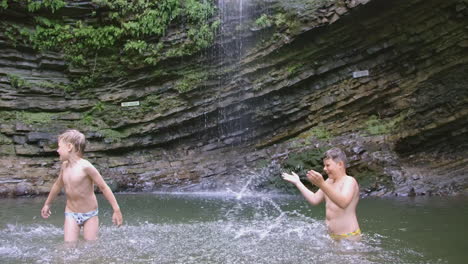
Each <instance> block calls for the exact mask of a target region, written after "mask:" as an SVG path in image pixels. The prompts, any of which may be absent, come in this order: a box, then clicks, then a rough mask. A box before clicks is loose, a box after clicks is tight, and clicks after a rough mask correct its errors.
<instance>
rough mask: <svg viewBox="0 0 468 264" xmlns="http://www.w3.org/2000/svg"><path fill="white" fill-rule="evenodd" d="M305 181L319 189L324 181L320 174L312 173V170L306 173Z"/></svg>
mask: <svg viewBox="0 0 468 264" xmlns="http://www.w3.org/2000/svg"><path fill="white" fill-rule="evenodd" d="M307 179H308V180H309V181H310V182H311V183H312V184H314V185H315V186H317V187H319V188H321V187H322V185H323V184H324V183H325V180H324V179H323V176H322V174H320V173H318V172H316V171H314V170H310V171H308V172H307Z"/></svg>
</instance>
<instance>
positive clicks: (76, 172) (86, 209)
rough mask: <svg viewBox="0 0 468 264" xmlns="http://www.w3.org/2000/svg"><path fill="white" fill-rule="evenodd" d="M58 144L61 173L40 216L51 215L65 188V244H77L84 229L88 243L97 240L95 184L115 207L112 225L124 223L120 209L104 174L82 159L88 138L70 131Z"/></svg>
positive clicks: (75, 131) (97, 221)
mask: <svg viewBox="0 0 468 264" xmlns="http://www.w3.org/2000/svg"><path fill="white" fill-rule="evenodd" d="M58 141H59V142H58V149H57V152H58V154H59V156H60V161H62V165H61V168H60V174H59V177H58V179H57V180H56V181H55V183H54V185H53V186H52V189H51V190H50V193H49V197H47V200H46V201H45V203H44V207H42V210H41V215H42V217H43V218H48V217H49V216H50V215H51V212H50V206H51V204H52V201H53V200H54V199H55V197H57V195H58V194H59V193H60V191H61V189H62V187H63V188H64V189H65V194H66V196H67V204H66V207H65V223H64V225H63V229H64V240H65V242H74V241H77V240H78V238H79V235H80V228H81V227H83V237H84V239H85V240H96V239H97V235H98V230H99V218H98V203H97V199H96V195H95V194H94V184H96V185H97V186H98V187H99V189H100V190H101V191H102V193H103V195H104V197H105V198H106V199H107V200H108V201H109V203H110V205H111V206H112V209H113V210H114V213H113V215H112V222H113V223H114V224H115V225H117V226H120V225H121V224H122V213H121V212H120V207H119V205H118V203H117V200H116V199H115V196H114V194H113V193H112V190H111V189H110V188H109V186H108V185H107V184H106V182H105V181H104V179H103V178H102V176H101V174H100V173H99V172H98V171H97V170H96V168H95V167H94V166H93V165H92V164H91V163H90V162H89V161H87V160H85V159H83V152H84V149H85V146H86V140H85V136H84V135H83V134H82V133H80V132H79V131H77V130H67V131H66V132H65V133H63V134H61V135H60V136H59V138H58Z"/></svg>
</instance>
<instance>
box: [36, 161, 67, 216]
mask: <svg viewBox="0 0 468 264" xmlns="http://www.w3.org/2000/svg"><path fill="white" fill-rule="evenodd" d="M62 188H63V179H62V168H60V173H59V177H58V178H57V180H56V181H55V183H54V185H52V188H51V189H50V192H49V196H47V200H46V201H45V203H44V206H43V207H42V209H41V216H42V218H49V216H50V215H51V212H50V206H51V205H52V202H53V201H54V199H55V198H56V197H57V195H58V194H59V193H60V191H61V190H62Z"/></svg>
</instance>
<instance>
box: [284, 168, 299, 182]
mask: <svg viewBox="0 0 468 264" xmlns="http://www.w3.org/2000/svg"><path fill="white" fill-rule="evenodd" d="M281 176H283V180H285V181H288V182H290V183H292V184H294V185H296V184H298V183H300V182H301V180H300V179H299V176H298V175H297V174H296V173H295V172H294V171H292V172H291V174H288V173H286V172H283V173H282V174H281Z"/></svg>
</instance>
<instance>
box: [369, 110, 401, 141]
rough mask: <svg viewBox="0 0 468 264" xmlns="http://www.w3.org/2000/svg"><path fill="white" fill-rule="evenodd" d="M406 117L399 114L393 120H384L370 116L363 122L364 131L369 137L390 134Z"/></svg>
mask: <svg viewBox="0 0 468 264" xmlns="http://www.w3.org/2000/svg"><path fill="white" fill-rule="evenodd" d="M406 116H407V113H400V114H399V115H397V116H395V117H394V118H389V119H386V120H384V119H381V118H379V117H377V116H375V115H372V116H370V117H369V119H368V120H367V121H366V122H365V125H366V127H365V130H366V132H367V133H368V134H369V135H373V136H375V135H387V134H391V133H393V132H394V131H395V130H396V129H397V128H398V126H399V125H400V124H401V122H402V121H403V120H404V119H405V118H406Z"/></svg>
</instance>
